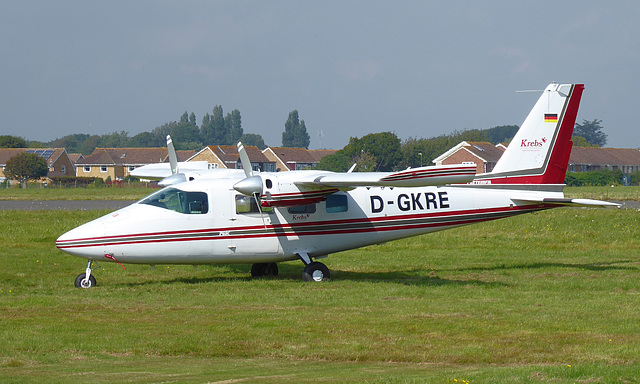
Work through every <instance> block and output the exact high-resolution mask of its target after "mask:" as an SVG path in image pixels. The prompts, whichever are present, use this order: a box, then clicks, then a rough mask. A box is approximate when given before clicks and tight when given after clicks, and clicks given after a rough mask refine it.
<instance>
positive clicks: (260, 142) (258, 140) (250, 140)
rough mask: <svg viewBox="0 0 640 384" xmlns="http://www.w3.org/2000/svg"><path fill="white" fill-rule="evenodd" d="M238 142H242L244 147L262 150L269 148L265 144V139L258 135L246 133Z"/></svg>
mask: <svg viewBox="0 0 640 384" xmlns="http://www.w3.org/2000/svg"><path fill="white" fill-rule="evenodd" d="M238 141H240V142H242V144H243V145H253V146H256V147H258V148H260V149H265V148H267V145H266V144H265V143H264V139H262V136H260V135H258V134H256V133H245V134H244V135H242V136H241V137H240V138H239V139H238ZM237 143H238V142H236V144H237Z"/></svg>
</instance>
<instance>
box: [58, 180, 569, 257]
mask: <svg viewBox="0 0 640 384" xmlns="http://www.w3.org/2000/svg"><path fill="white" fill-rule="evenodd" d="M237 181H238V179H237V178H219V179H214V180H202V181H191V182H185V183H182V184H179V185H175V186H173V187H170V188H174V190H175V189H178V190H179V191H180V192H183V191H184V192H185V193H189V192H196V193H198V192H199V193H200V194H199V195H198V196H206V199H207V201H205V202H204V205H205V208H202V207H201V205H202V203H203V202H200V203H198V204H200V205H191V207H192V208H193V207H196V208H195V209H200V210H199V211H196V212H197V213H191V212H190V213H185V212H177V211H176V210H171V209H168V208H166V207H164V206H163V207H160V206H156V205H151V204H149V203H148V202H147V203H145V199H143V200H141V201H140V202H137V203H134V204H132V205H130V206H128V207H125V208H123V209H120V210H118V211H115V212H113V213H110V214H108V215H105V216H103V217H101V218H98V219H96V220H94V221H91V222H89V223H87V224H84V225H82V226H80V227H77V228H75V229H73V230H71V231H69V232H67V233H65V234H64V235H62V236H60V238H59V239H58V240H57V242H56V245H57V247H58V248H60V249H61V250H62V251H64V252H67V253H69V254H72V255H75V256H79V257H84V258H87V259H92V260H103V261H104V260H108V261H114V260H117V261H119V262H123V263H139V264H226V263H260V262H277V261H285V260H293V259H296V258H298V256H297V255H299V254H307V255H309V256H311V257H319V256H324V255H327V254H329V253H333V252H339V251H343V250H347V249H353V248H358V247H362V246H366V245H370V244H376V243H381V242H386V241H390V240H395V239H400V238H404V237H409V236H415V235H420V234H424V233H430V232H435V231H439V230H443V229H448V228H452V227H456V226H461V225H466V224H472V223H477V222H482V221H488V220H494V219H499V218H503V217H509V216H513V215H517V214H520V213H527V212H532V211H536V210H541V209H546V208H550V207H551V206H549V205H546V204H530V203H529V204H523V205H518V204H517V203H516V200H513V199H512V196H513V195H514V189H513V188H515V189H516V192H517V194H518V195H519V196H525V197H540V196H542V195H543V196H544V197H552V198H553V197H558V198H561V197H562V192H561V187H560V186H558V188H556V189H557V191H555V192H548V191H547V192H542V191H536V190H535V189H536V188H535V187H534V186H509V187H511V188H509V189H507V188H506V187H507V186H502V187H499V186H491V185H484V186H483V185H458V186H441V187H413V188H399V187H396V188H390V187H358V188H355V189H353V190H350V191H345V192H342V191H341V192H337V193H334V194H332V195H330V196H328V197H327V200H325V201H321V202H319V203H317V204H313V205H310V206H307V207H296V208H287V207H277V208H273V209H272V210H271V211H270V212H263V213H260V212H256V211H255V209H254V210H253V212H252V211H251V210H250V209H248V208H247V207H248V206H249V203H250V200H251V198H250V197H247V196H244V195H242V194H240V193H238V192H237V191H235V190H234V189H233V185H234V184H235V183H237ZM547 187H548V186H547ZM547 189H548V188H547ZM167 190H168V189H167V188H165V189H163V190H161V191H159V192H156V194H154V195H152V196H158V194H160V195H162V193H163V191H167ZM204 194H206V195H204ZM192 196H193V195H192ZM203 198H204V197H203ZM187 199H188V197H187ZM247 199H249V200H247ZM156 200H159V198H156ZM184 204H185V206H186V204H189V202H186V203H184ZM254 208H255V205H254ZM185 210H187V209H186V208H185ZM201 212H204V213H201ZM105 255H107V257H106V258H105Z"/></svg>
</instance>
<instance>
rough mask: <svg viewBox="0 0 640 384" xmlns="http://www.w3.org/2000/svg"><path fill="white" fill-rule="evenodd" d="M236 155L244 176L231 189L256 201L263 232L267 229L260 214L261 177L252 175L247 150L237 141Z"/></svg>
mask: <svg viewBox="0 0 640 384" xmlns="http://www.w3.org/2000/svg"><path fill="white" fill-rule="evenodd" d="M238 155H239V156H240V163H241V164H242V169H243V170H244V174H245V176H247V177H246V178H244V179H242V180H240V181H238V182H237V183H235V184H234V185H233V189H235V190H236V191H238V192H240V193H242V194H243V195H247V196H251V197H253V198H254V200H255V201H256V205H257V206H258V210H259V211H260V218H261V219H262V224H263V225H264V230H265V232H266V231H267V222H266V221H265V220H264V216H263V215H262V207H261V206H260V195H262V178H261V177H260V176H258V175H254V172H253V169H252V168H251V161H250V160H249V155H247V150H246V149H245V148H244V145H242V143H238Z"/></svg>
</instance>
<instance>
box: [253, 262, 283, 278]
mask: <svg viewBox="0 0 640 384" xmlns="http://www.w3.org/2000/svg"><path fill="white" fill-rule="evenodd" d="M251 276H252V277H263V276H265V277H276V276H278V264H276V263H255V264H253V265H252V266H251Z"/></svg>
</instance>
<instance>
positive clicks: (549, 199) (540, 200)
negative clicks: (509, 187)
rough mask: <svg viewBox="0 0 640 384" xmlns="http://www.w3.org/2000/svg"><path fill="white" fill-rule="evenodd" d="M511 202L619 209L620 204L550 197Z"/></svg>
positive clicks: (526, 198)
mask: <svg viewBox="0 0 640 384" xmlns="http://www.w3.org/2000/svg"><path fill="white" fill-rule="evenodd" d="M511 200H513V201H514V202H523V203H539V204H553V205H561V206H568V207H620V204H616V203H610V202H608V201H602V200H591V199H561V198H552V197H541V198H531V197H523V198H519V197H512V198H511Z"/></svg>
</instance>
